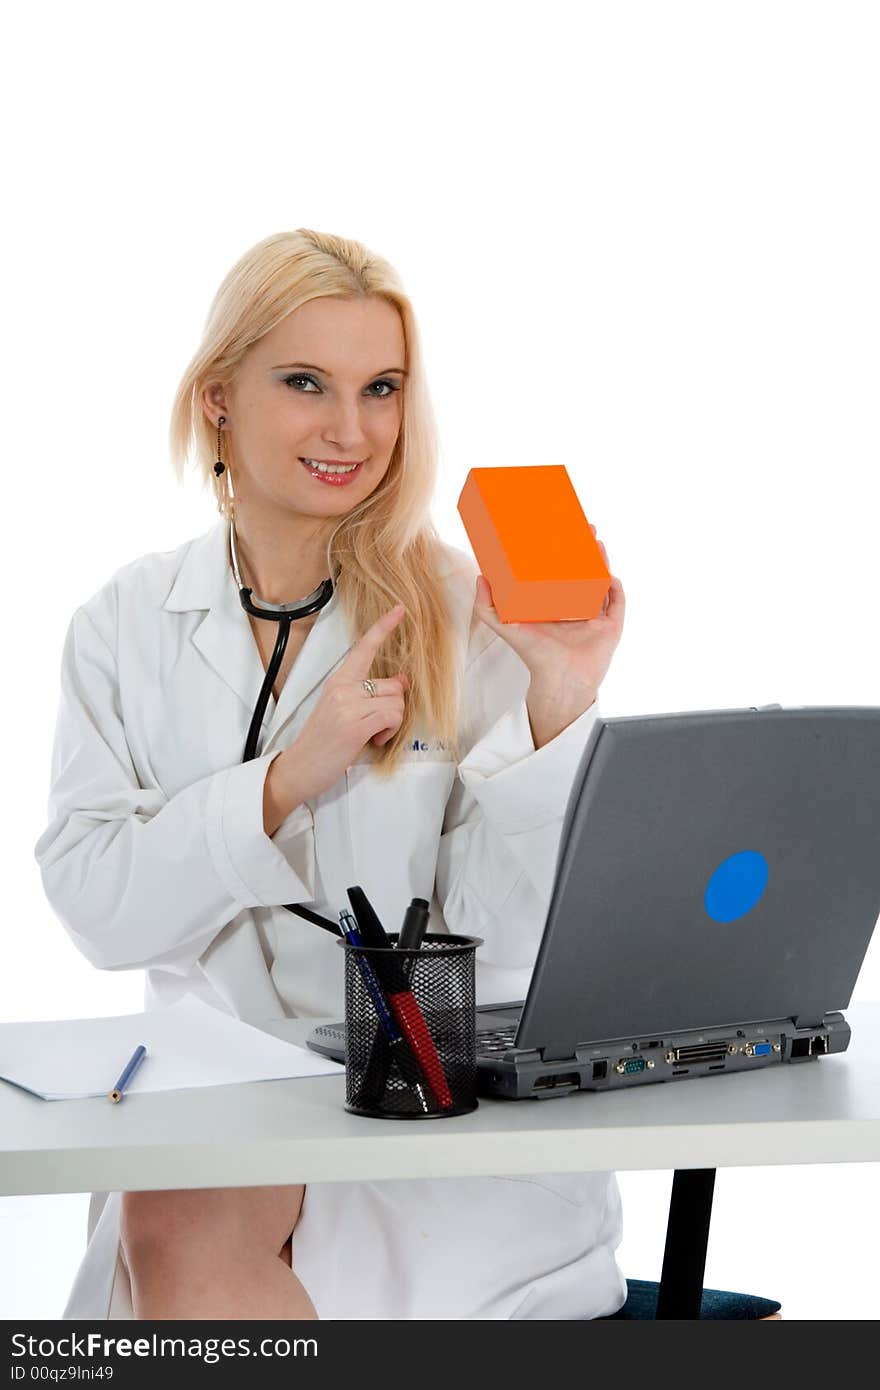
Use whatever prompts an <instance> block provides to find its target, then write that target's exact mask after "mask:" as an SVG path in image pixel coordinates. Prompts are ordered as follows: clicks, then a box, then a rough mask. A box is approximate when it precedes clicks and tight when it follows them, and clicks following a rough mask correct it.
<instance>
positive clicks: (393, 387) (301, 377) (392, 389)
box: [283, 372, 400, 401]
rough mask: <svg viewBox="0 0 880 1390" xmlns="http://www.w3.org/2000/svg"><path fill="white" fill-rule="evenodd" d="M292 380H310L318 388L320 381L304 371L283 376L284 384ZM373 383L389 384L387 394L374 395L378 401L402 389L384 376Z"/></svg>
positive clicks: (298, 388)
mask: <svg viewBox="0 0 880 1390" xmlns="http://www.w3.org/2000/svg"><path fill="white" fill-rule="evenodd" d="M292 381H310V382H311V383H312V385H313V386H314V387H316V388H317V386H318V383H317V382H316V381H315V378H314V377H313V376H308V375H306V374H305V373H303V372H295V373H294V374H293V375H292V376H286V377H284V378H283V382H284V385H285V386H289V385H290V383H291V382H292ZM371 385H373V386H387V387H388V391H387V392H386V393H385V394H383V395H381V396H379V395H377V396H374V397H373V399H374V400H377V401H387V400H388V397H389V396H392V395H393V394H394V392H395V391H399V390H400V387H399V386H398V385H396V383H395V382H393V381H388V380H387V378H383V379H382V380H381V381H374V382H372V383H371ZM294 389H295V390H297V391H300V390H301V389H302V388H301V387H299V386H297V387H295V388H294ZM305 394H306V395H311V392H310V391H307V392H305Z"/></svg>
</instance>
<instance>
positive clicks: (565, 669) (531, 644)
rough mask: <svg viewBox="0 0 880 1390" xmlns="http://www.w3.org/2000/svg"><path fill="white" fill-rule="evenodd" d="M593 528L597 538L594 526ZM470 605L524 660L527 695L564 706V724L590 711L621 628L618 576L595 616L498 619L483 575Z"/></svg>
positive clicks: (621, 599) (623, 603)
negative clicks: (544, 620) (526, 620)
mask: <svg viewBox="0 0 880 1390" xmlns="http://www.w3.org/2000/svg"><path fill="white" fill-rule="evenodd" d="M591 529H592V531H593V535H594V536H595V535H596V528H595V526H592V528H591ZM596 540H597V543H598V546H599V549H600V550H601V552H602V558H603V560H604V561H605V564H606V566H607V567H608V569H609V571H610V569H611V566H610V565H609V563H608V554H607V551H606V550H605V547H604V545H603V544H602V542H601V541H600V540H599V539H598V536H597V537H596ZM474 608H475V609H476V612H477V614H478V616H479V617H480V618H481V619H482V621H483V622H484V623H485V624H486V626H487V627H490V628H492V630H493V632H497V633H498V636H499V637H502V638H503V639H504V641H505V642H506V643H507V644H508V646H509V647H512V648H513V650H514V651H515V652H516V654H517V656H519V657H520V658H521V660H522V661H524V662H525V664H526V666H527V667H528V669H529V672H530V674H531V677H532V679H531V685H530V692H531V695H530V698H533V697H535V696H536V695H540V697H541V698H542V699H543V700H544V701H550V702H553V703H556V704H557V705H558V707H559V710H560V711H561V710H562V706H563V705H565V712H566V713H567V714H569V715H570V718H568V719H567V720H566V722H567V723H570V722H571V720H572V719H574V718H577V715H578V714H580V713H583V711H584V710H587V709H589V707H590V705H591V704H592V703H593V701H594V700H595V698H596V695H597V693H598V690H599V686H600V685H601V684H602V682H603V680H604V679H605V676H606V674H607V671H608V668H609V666H610V665H611V658H612V657H613V656H614V652H615V650H616V648H617V644H618V642H619V641H620V638H621V634H622V632H623V620H624V615H625V613H626V599H625V597H624V592H623V585H622V584H621V582H620V580H619V579H617V578H616V577H615V576H614V575H612V576H611V587H610V589H609V591H608V593H607V594H606V596H605V602H604V603H603V605H602V611H601V613H599V615H598V616H597V617H595V618H587V619H583V620H562V621H560V622H555V623H502V621H501V619H500V618H499V617H498V614H497V612H496V611H495V608H494V606H493V603H492V590H491V587H490V585H489V581H488V580H487V579H486V578H485V576H484V575H482V574H481V575H479V576H478V578H477V585H476V598H475V601H474ZM572 711H574V713H572ZM557 722H558V721H557ZM562 727H565V726H564V725H563V726H562Z"/></svg>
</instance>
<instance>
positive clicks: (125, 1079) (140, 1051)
mask: <svg viewBox="0 0 880 1390" xmlns="http://www.w3.org/2000/svg"><path fill="white" fill-rule="evenodd" d="M146 1055H147V1049H146V1048H145V1047H144V1045H143V1043H141V1045H140V1047H136V1048H135V1050H134V1052H133V1053H132V1054H131V1057H130V1058H129V1062H128V1066H127V1067H126V1068H125V1071H124V1072H123V1073H122V1075H121V1076H120V1078H119V1080H118V1081H117V1083H116V1085H115V1086H114V1087H113V1090H112V1091H108V1092H107V1094H108V1096H109V1097H110V1099H111V1100H112V1101H114V1102H115V1101H118V1100H122V1095H123V1092H124V1091H125V1088H126V1086H127V1085H128V1083H129V1081H130V1080H131V1078H132V1077H133V1076H134V1074H135V1072H136V1071H137V1069H138V1067H139V1066H140V1064H141V1062H142V1061H143V1060H144V1057H145V1056H146Z"/></svg>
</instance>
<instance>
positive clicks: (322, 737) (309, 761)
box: [273, 604, 409, 801]
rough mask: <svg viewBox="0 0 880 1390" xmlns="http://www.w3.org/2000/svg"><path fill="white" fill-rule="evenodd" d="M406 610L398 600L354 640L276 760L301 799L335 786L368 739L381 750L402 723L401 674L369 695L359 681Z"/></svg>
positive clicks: (377, 682)
mask: <svg viewBox="0 0 880 1390" xmlns="http://www.w3.org/2000/svg"><path fill="white" fill-rule="evenodd" d="M405 611H406V610H405V609H404V607H403V604H398V605H397V607H396V608H392V609H390V610H389V612H387V613H384V614H383V615H382V617H381V618H378V619H377V621H376V622H375V623H373V625H372V627H370V628H368V629H367V631H366V632H365V633H364V635H363V636H362V637H361V638H360V639H359V640H358V641H357V642H355V644H354V646H353V647H352V649H351V651H350V652H349V653H348V656H347V657H346V658H345V660H344V661H343V663H342V665H341V666H340V667H339V669H338V670H337V671H334V673H333V675H332V676H328V677H327V679H326V681H325V682H324V685H323V688H322V690H321V694H320V696H319V698H318V703H317V704H316V706H315V708H314V709H313V710H312V712H311V714H310V715H309V717H308V719H307V720H306V722H305V724H304V725H303V727H302V730H301V731H300V733H299V734H298V735H297V737H296V738H295V739H294V740H293V742H292V743H291V744H290V746H289V747H288V748H285V750H284V752H283V753H282V754H281V755H280V756H279V757H278V758H276V759H275V763H276V764H278V763H284V764H285V769H284V770H285V774H286V775H288V776H289V777H290V778H291V779H292V781H293V782H294V784H295V786H296V788H297V792H298V794H299V797H300V800H302V801H305V800H307V798H308V797H310V796H318V795H319V794H320V793H321V792H324V791H327V789H328V788H329V787H332V786H334V785H335V783H336V782H338V780H339V778H340V777H341V776H342V775H343V773H344V772H346V771H347V770H348V768H349V767H351V764H352V763H353V762H354V760H355V758H356V757H357V756H358V754H359V753H360V752H361V750H362V749H363V748H364V747H365V746H366V744H367V743H369V741H370V740H371V739H372V740H373V741H374V742H375V744H376V746H377V747H379V748H381V747H382V745H383V744H385V743H387V742H388V740H389V739H391V738H393V737H394V735H395V734H396V733H397V730H398V729H399V728H400V726H401V724H402V723H403V715H404V695H405V692H406V690H407V689H408V688H409V678H408V676H407V675H406V673H405V672H403V671H402V672H401V673H400V674H399V675H397V676H391V677H389V678H388V679H387V680H375V681H374V682H373V684H374V685H375V687H376V694H375V695H372V696H371V695H369V694H368V693H367V691H366V690H364V687H363V681H364V680H365V679H366V677H367V675H368V673H369V670H370V667H371V666H372V664H373V661H374V659H375V656H376V653H377V652H378V650H379V648H380V647H381V645H382V643H383V642H384V640H385V638H386V637H387V636H388V634H389V632H392V631H393V630H394V628H395V627H397V624H398V623H399V622H400V620H401V618H402V617H403V616H404V613H405ZM273 766H274V764H273ZM279 771H280V769H279Z"/></svg>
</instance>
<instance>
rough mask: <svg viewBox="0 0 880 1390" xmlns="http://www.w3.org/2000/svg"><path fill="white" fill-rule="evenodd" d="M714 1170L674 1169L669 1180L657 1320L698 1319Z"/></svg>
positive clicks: (713, 1185) (710, 1216) (713, 1188)
mask: <svg viewBox="0 0 880 1390" xmlns="http://www.w3.org/2000/svg"><path fill="white" fill-rule="evenodd" d="M714 1190H715V1169H714V1168H677V1169H676V1170H675V1174H674V1176H673V1179H672V1197H671V1198H670V1201H669V1223H668V1225H667V1227H666V1249H665V1250H664V1252H663V1272H662V1273H661V1275H660V1292H659V1293H658V1295H657V1311H656V1313H655V1317H657V1318H699V1316H700V1305H701V1303H702V1297H703V1271H704V1270H705V1268H706V1246H707V1245H708V1243H709V1223H710V1221H711V1219H712V1195H713V1193H714Z"/></svg>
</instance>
